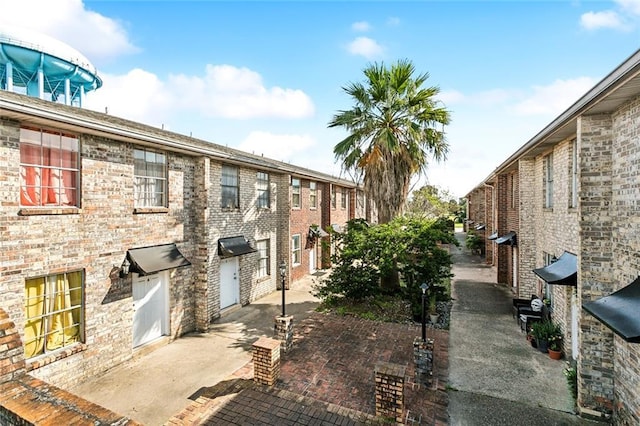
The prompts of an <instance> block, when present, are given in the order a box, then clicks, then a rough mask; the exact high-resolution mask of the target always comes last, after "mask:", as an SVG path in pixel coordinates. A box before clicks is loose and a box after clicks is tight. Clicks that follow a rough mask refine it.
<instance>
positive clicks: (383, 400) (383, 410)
mask: <svg viewBox="0 0 640 426" xmlns="http://www.w3.org/2000/svg"><path fill="white" fill-rule="evenodd" d="M404 373H405V367H404V366H402V365H398V364H392V363H390V362H379V363H377V364H376V367H375V380H376V416H378V417H388V418H392V419H394V420H395V421H396V422H397V423H403V422H404Z"/></svg>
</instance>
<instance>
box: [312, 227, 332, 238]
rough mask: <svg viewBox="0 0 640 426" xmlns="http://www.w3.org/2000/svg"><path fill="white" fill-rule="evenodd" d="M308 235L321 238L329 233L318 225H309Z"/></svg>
mask: <svg viewBox="0 0 640 426" xmlns="http://www.w3.org/2000/svg"><path fill="white" fill-rule="evenodd" d="M309 235H310V236H313V237H319V238H323V237H328V236H329V233H328V232H327V231H325V230H324V229H322V228H321V227H319V226H310V227H309Z"/></svg>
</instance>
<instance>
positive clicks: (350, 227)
mask: <svg viewBox="0 0 640 426" xmlns="http://www.w3.org/2000/svg"><path fill="white" fill-rule="evenodd" d="M334 238H335V241H336V247H337V249H336V252H335V254H334V255H333V258H332V261H333V269H332V272H331V275H330V276H329V278H327V279H326V280H324V281H323V282H322V283H321V284H320V285H319V286H318V287H316V294H317V295H318V296H319V297H321V298H323V299H327V298H333V297H346V298H348V299H353V300H361V299H365V298H368V297H372V296H374V297H375V296H377V295H381V294H383V293H385V292H386V290H387V289H386V288H384V287H383V286H381V278H382V277H383V276H384V275H385V274H386V273H388V272H389V271H391V270H399V271H400V272H401V276H402V277H403V280H402V286H401V287H402V289H403V291H404V292H405V296H406V297H407V298H408V299H409V300H413V299H415V295H416V294H418V293H419V290H418V288H419V286H420V284H422V283H427V284H428V285H429V286H430V287H435V286H437V285H439V284H440V283H442V282H443V281H444V280H445V279H447V278H449V277H450V276H451V256H450V254H449V252H448V251H447V250H445V249H443V248H441V247H440V245H441V244H456V245H457V240H456V239H455V237H454V236H453V232H452V230H451V227H450V225H449V223H448V222H447V220H435V221H434V220H430V221H427V220H423V219H416V218H404V217H400V218H396V219H394V220H393V221H391V222H389V223H386V224H379V225H373V226H368V225H366V223H365V222H363V221H362V220H357V219H356V220H352V221H350V222H348V224H347V227H346V232H344V233H342V234H334Z"/></svg>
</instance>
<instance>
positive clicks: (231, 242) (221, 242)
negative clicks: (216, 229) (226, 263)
mask: <svg viewBox="0 0 640 426" xmlns="http://www.w3.org/2000/svg"><path fill="white" fill-rule="evenodd" d="M255 251H257V250H256V249H254V248H253V247H251V246H250V245H249V242H248V241H247V239H246V238H245V237H243V236H242V235H239V236H237V237H229V238H220V239H218V256H221V257H233V256H240V255H243V254H247V253H253V252H255Z"/></svg>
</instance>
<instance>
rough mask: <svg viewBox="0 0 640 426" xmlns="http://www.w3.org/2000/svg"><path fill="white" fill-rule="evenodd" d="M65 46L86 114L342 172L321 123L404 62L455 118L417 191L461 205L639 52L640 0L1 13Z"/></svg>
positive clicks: (23, 4) (28, 8) (111, 4)
mask: <svg viewBox="0 0 640 426" xmlns="http://www.w3.org/2000/svg"><path fill="white" fill-rule="evenodd" d="M2 24H7V25H12V26H22V27H27V28H29V29H32V30H35V31H38V32H41V33H44V34H46V35H49V36H51V37H54V38H56V39H58V40H60V41H63V42H65V43H67V44H68V45H70V46H72V47H73V48H75V49H76V50H78V51H79V52H81V53H82V54H83V55H84V56H86V57H87V58H88V59H89V60H90V61H91V62H92V64H93V65H94V66H95V67H96V68H97V69H98V74H99V76H100V77H101V78H102V80H103V86H102V87H101V88H100V89H98V90H97V91H95V92H91V93H89V94H88V95H87V100H86V103H85V107H87V108H90V109H94V110H96V111H101V112H105V111H107V112H108V113H109V114H111V115H115V116H120V117H124V118H128V119H132V120H135V121H139V122H143V123H145V124H149V125H152V126H157V127H164V128H165V129H167V130H171V131H174V132H177V133H181V134H185V135H192V136H194V137H197V138H200V139H203V140H207V141H210V142H214V143H217V144H220V145H226V146H229V147H233V148H237V149H241V150H243V151H247V152H252V153H255V154H263V155H264V156H266V157H269V158H272V159H276V160H280V161H285V162H288V163H291V164H295V165H297V166H301V167H307V168H311V169H314V170H317V171H320V172H323V173H327V174H332V175H335V176H342V177H347V178H349V175H345V174H344V173H343V172H342V170H341V166H340V163H339V162H336V161H335V157H334V154H333V147H334V146H335V145H336V144H337V143H338V142H340V141H341V140H342V139H343V138H344V137H346V135H347V134H346V132H345V131H344V130H343V129H340V128H331V129H329V128H328V127H327V124H328V123H329V121H330V120H331V119H332V117H333V116H334V114H336V113H337V112H338V111H340V110H347V109H350V108H351V106H352V105H353V103H352V100H351V99H350V97H349V96H348V95H346V94H345V93H344V91H343V87H344V86H346V85H347V84H349V83H352V82H364V81H365V80H364V74H363V70H364V69H365V68H366V67H367V66H368V65H371V64H374V63H378V64H380V63H384V64H387V65H390V64H392V63H394V62H396V61H398V60H402V59H408V60H410V61H411V62H412V63H413V64H414V66H415V68H416V71H417V73H420V74H421V73H428V74H429V79H428V80H427V82H426V83H425V84H426V85H427V86H437V87H438V88H439V89H440V92H439V94H438V95H437V98H438V100H439V101H441V102H442V104H440V103H439V105H444V106H445V107H446V108H447V110H449V111H450V114H451V123H450V124H449V125H447V126H446V127H445V134H446V139H447V142H448V144H449V153H448V156H447V160H446V161H444V162H440V163H437V162H435V161H430V163H429V166H428V169H427V173H426V176H423V177H422V178H421V179H419V180H416V181H415V182H414V184H415V188H416V189H417V188H419V187H420V186H422V185H424V184H430V185H435V186H437V187H439V188H440V189H441V190H443V191H446V192H448V193H449V194H450V195H452V196H453V197H463V196H465V195H466V194H467V193H468V192H469V191H471V190H472V189H473V188H474V187H475V186H476V185H478V184H480V183H481V182H482V181H483V180H484V179H485V178H486V177H488V176H489V175H490V174H491V172H492V171H493V170H494V169H495V168H496V167H498V166H499V165H500V164H501V163H502V162H503V161H504V160H506V158H507V157H508V156H509V155H511V154H512V153H514V152H515V151H516V150H517V149H518V148H520V147H521V146H522V145H524V144H525V143H526V142H527V141H529V140H530V139H531V138H533V137H534V136H535V134H536V133H538V132H539V131H540V130H542V129H543V128H544V127H545V126H546V125H547V124H549V123H550V122H551V121H552V120H553V119H554V118H555V117H557V116H558V115H560V114H561V113H562V112H563V111H564V110H565V109H567V108H568V107H569V106H570V105H571V104H573V103H574V102H575V101H577V100H578V99H579V98H580V97H581V96H582V95H584V94H585V93H586V92H587V91H588V90H589V89H590V88H591V87H593V86H594V85H595V84H596V83H597V82H598V81H600V80H601V79H602V78H604V77H605V76H606V75H607V74H609V73H610V72H611V71H613V69H614V68H616V67H617V66H618V65H620V64H621V63H622V62H624V61H625V60H626V59H627V58H628V57H629V56H631V55H632V54H633V53H634V52H635V51H636V50H637V49H638V48H640V0H616V1H560V0H558V1H551V0H548V1H479V0H478V1H456V0H453V1H446V0H442V1H406V2H403V1H392V0H388V1H321V0H316V1H311V0H310V1H293V0H290V1H281V2H272V1H259V0H254V1H214V0H211V1H205V0H200V1H160V0H156V1H148V0H147V1H125V0H122V1H112V0H111V1H108V0H103V1H89V0H85V1H82V0H21V1H19V2H17V1H13V2H9V1H6V2H3V4H2V14H0V25H2Z"/></svg>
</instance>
